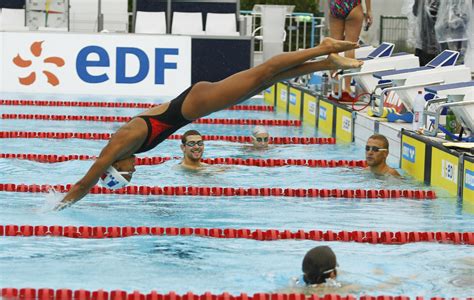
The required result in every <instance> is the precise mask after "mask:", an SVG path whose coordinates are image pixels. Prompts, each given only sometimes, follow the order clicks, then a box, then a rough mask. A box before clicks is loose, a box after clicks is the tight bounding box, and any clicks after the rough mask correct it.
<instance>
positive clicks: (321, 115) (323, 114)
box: [319, 106, 326, 120]
mask: <svg viewBox="0 0 474 300" xmlns="http://www.w3.org/2000/svg"><path fill="white" fill-rule="evenodd" d="M319 118H320V119H322V120H326V107H324V106H320V107H319Z"/></svg>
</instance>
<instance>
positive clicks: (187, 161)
mask: <svg viewBox="0 0 474 300" xmlns="http://www.w3.org/2000/svg"><path fill="white" fill-rule="evenodd" d="M181 150H182V151H183V160H182V161H181V166H182V167H183V168H186V169H190V170H199V169H202V168H203V167H204V166H206V165H207V164H205V163H203V162H201V158H202V155H203V154H204V141H203V139H202V135H201V134H200V133H199V131H197V130H188V131H186V132H185V133H184V134H183V136H182V137H181Z"/></svg>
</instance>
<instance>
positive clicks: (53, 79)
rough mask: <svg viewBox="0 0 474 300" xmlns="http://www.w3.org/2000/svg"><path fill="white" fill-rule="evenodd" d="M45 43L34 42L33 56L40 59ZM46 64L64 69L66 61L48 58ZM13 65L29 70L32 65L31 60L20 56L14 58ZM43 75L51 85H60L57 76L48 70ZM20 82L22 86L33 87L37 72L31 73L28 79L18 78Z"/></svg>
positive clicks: (32, 45) (31, 47)
mask: <svg viewBox="0 0 474 300" xmlns="http://www.w3.org/2000/svg"><path fill="white" fill-rule="evenodd" d="M43 42H44V41H41V42H34V43H33V44H31V46H30V50H31V54H33V55H34V56H35V57H40V56H41V52H42V51H43V47H42V44H43ZM43 62H44V63H46V64H53V65H56V66H57V67H62V66H64V59H62V58H61V57H56V56H51V57H46V58H45V59H44V60H43ZM13 63H14V64H15V65H16V66H17V67H20V68H28V67H30V66H31V65H32V61H31V60H25V59H23V58H22V57H21V56H20V54H17V55H16V56H15V58H13ZM43 74H44V75H45V76H46V78H47V79H48V83H49V84H51V85H52V86H57V85H58V84H59V79H58V77H57V76H56V75H54V74H53V73H52V72H50V71H48V70H43ZM18 80H19V81H20V84H22V85H31V84H33V83H34V82H35V81H36V72H34V71H33V72H31V73H30V74H29V75H28V76H26V77H18Z"/></svg>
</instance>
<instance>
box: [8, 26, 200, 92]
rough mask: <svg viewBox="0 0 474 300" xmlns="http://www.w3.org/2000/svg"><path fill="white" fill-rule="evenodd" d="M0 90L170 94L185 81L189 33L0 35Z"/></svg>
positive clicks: (186, 83)
mask: <svg viewBox="0 0 474 300" xmlns="http://www.w3.org/2000/svg"><path fill="white" fill-rule="evenodd" d="M0 46H1V47H0V48H1V49H0V57H1V62H2V63H1V74H0V80H1V82H0V88H1V90H0V91H3V92H22V93H23V92H24V93H48V94H55V93H58V94H96V95H97V94H100V95H136V96H154V95H159V96H176V95H177V94H178V93H179V92H181V91H183V90H185V89H186V88H187V87H189V86H190V85H191V37H189V36H157V35H132V34H76V33H40V32H2V33H0Z"/></svg>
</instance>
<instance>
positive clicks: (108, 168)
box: [55, 38, 363, 210]
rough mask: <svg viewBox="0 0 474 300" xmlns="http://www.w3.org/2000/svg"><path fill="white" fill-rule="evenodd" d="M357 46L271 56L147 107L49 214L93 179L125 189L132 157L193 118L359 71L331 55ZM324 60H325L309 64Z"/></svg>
mask: <svg viewBox="0 0 474 300" xmlns="http://www.w3.org/2000/svg"><path fill="white" fill-rule="evenodd" d="M357 47H358V45H357V43H353V42H348V41H338V40H335V39H331V38H325V39H324V40H323V41H322V42H321V43H320V44H319V45H318V46H316V47H314V48H310V49H304V50H299V51H294V52H288V53H283V54H279V55H276V56H274V57H272V58H270V59H269V60H267V61H265V62H264V63H262V64H260V65H258V66H256V67H253V68H250V69H248V70H244V71H241V72H239V73H236V74H233V75H231V76H229V77H227V78H225V79H223V80H221V81H218V82H204V81H202V82H197V83H195V84H193V85H192V86H190V87H189V88H187V89H186V90H185V91H183V92H182V93H181V94H180V95H179V96H178V97H176V98H175V99H173V100H171V101H170V102H167V103H163V104H160V105H158V106H155V107H152V108H150V109H148V110H146V111H144V112H143V113H141V114H139V115H137V116H135V117H134V118H132V120H130V121H129V122H128V123H126V124H124V125H123V126H121V127H120V128H119V129H118V130H117V131H116V132H115V133H114V134H113V135H112V137H111V138H110V140H109V142H108V143H107V145H106V146H105V147H104V148H103V149H102V151H101V152H100V154H99V156H98V158H97V159H96V160H95V162H94V163H93V164H92V166H91V167H90V168H89V170H88V171H87V173H86V174H85V175H84V177H82V178H81V179H80V180H79V181H78V182H76V183H75V184H74V185H73V186H72V187H71V189H70V190H69V191H68V192H67V193H66V195H65V196H64V198H63V199H62V200H61V202H59V203H58V205H57V206H56V208H55V209H56V210H61V209H64V208H66V207H68V206H70V205H71V204H73V203H75V202H77V201H79V200H80V199H82V198H83V197H85V196H86V195H87V194H88V193H89V191H90V189H91V188H92V187H93V186H94V185H95V184H96V183H97V182H98V181H99V180H100V182H101V184H102V185H103V186H105V187H107V188H110V189H117V188H122V187H124V186H126V185H127V184H128V183H129V182H130V180H131V179H132V177H133V173H134V172H135V154H137V153H142V152H146V151H149V150H151V149H153V148H155V147H156V146H157V145H159V144H160V143H161V142H163V141H164V140H165V139H166V138H167V137H168V136H170V135H171V134H173V133H174V132H175V131H176V130H178V129H179V128H181V127H183V126H185V125H187V124H189V123H191V122H193V121H194V120H196V119H199V118H201V117H204V116H207V115H209V114H211V113H213V112H216V111H219V110H222V109H225V108H227V107H229V106H232V105H235V104H237V103H240V102H242V101H244V100H246V99H248V98H250V97H252V96H253V95H256V94H258V93H259V92H260V91H262V90H264V89H265V88H267V87H269V86H271V85H273V84H274V83H276V82H279V81H281V80H285V79H289V78H294V77H297V76H301V75H304V74H308V73H312V72H317V71H322V70H336V69H351V68H357V67H360V66H361V65H362V63H363V62H362V61H359V60H355V59H350V58H344V57H342V56H339V55H337V54H336V53H338V52H342V51H347V50H351V49H355V48H357ZM325 55H327V58H325V59H322V60H319V61H311V60H312V59H314V58H316V57H318V56H325Z"/></svg>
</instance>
